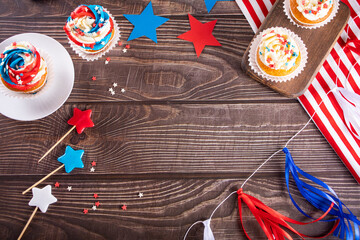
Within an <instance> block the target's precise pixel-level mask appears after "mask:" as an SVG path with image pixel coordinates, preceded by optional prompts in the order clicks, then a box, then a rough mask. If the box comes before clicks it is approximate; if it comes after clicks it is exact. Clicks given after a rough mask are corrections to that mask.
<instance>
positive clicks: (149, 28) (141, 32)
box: [124, 1, 169, 43]
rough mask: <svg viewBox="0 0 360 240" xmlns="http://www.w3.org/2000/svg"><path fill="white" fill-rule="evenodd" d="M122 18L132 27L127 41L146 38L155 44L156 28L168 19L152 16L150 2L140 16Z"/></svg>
mask: <svg viewBox="0 0 360 240" xmlns="http://www.w3.org/2000/svg"><path fill="white" fill-rule="evenodd" d="M124 17H125V18H126V19H127V20H128V21H129V22H130V23H131V24H132V25H134V29H133V30H132V32H131V34H130V36H129V38H128V41H131V40H133V39H135V38H139V37H142V36H146V37H148V38H150V39H151V40H152V41H154V42H155V43H157V36H156V28H158V27H160V26H161V25H163V24H164V23H165V22H167V21H168V20H169V19H168V18H164V17H160V16H156V15H154V11H153V7H152V3H151V1H150V2H149V4H148V5H147V6H146V8H145V9H144V11H143V12H142V13H141V14H140V15H130V14H124Z"/></svg>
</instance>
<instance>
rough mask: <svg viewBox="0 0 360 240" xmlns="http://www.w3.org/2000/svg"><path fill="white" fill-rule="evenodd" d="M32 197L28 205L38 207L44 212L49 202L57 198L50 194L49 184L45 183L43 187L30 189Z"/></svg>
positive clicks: (53, 201)
mask: <svg viewBox="0 0 360 240" xmlns="http://www.w3.org/2000/svg"><path fill="white" fill-rule="evenodd" d="M32 194H33V197H32V199H31V200H30V202H29V206H35V207H38V208H39V209H40V210H41V211H42V212H43V213H45V212H46V211H47V209H48V207H49V205H50V204H52V203H55V202H56V201H57V199H56V198H55V197H54V196H53V195H52V194H51V185H47V186H46V187H44V188H43V189H40V188H36V187H34V188H33V189H32Z"/></svg>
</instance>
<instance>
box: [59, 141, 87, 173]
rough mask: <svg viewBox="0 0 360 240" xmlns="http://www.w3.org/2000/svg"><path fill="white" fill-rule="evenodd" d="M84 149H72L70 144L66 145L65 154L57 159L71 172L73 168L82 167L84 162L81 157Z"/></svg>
mask: <svg viewBox="0 0 360 240" xmlns="http://www.w3.org/2000/svg"><path fill="white" fill-rule="evenodd" d="M83 155H84V150H74V149H72V147H70V146H66V149H65V154H64V155H62V156H61V157H59V158H58V161H59V162H61V163H63V164H64V165H65V171H66V172H67V173H69V172H71V171H72V170H73V169H74V168H83V167H84V163H83V162H82V160H81V158H82V156H83Z"/></svg>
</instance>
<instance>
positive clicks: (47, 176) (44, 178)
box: [22, 164, 65, 194]
mask: <svg viewBox="0 0 360 240" xmlns="http://www.w3.org/2000/svg"><path fill="white" fill-rule="evenodd" d="M64 166H65V164H63V165H61V166H60V167H58V168H57V169H55V170H54V171H52V172H51V173H49V174H48V175H46V176H45V177H43V178H42V179H40V180H39V181H37V182H36V183H34V184H33V185H32V186H31V187H29V188H28V189H26V190H25V191H23V192H22V194H25V193H27V192H28V191H30V190H31V189H33V188H34V187H36V186H37V185H39V184H40V183H42V182H43V181H45V180H46V179H48V178H49V177H50V176H51V175H53V174H54V173H56V172H57V171H59V170H60V169H61V168H63V167H64Z"/></svg>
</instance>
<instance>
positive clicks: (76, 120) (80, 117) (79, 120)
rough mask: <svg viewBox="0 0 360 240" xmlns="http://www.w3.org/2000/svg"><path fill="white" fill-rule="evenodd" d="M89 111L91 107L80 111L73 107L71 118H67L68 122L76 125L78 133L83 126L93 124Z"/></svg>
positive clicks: (91, 125) (81, 130)
mask: <svg viewBox="0 0 360 240" xmlns="http://www.w3.org/2000/svg"><path fill="white" fill-rule="evenodd" d="M91 112H92V111H91V109H88V110H85V111H81V110H80V109H78V108H74V114H73V116H72V118H70V119H69V121H68V124H70V125H73V126H76V131H77V133H78V134H80V133H82V132H83V131H84V129H85V128H87V127H93V126H94V123H93V122H92V121H91V119H90V117H91Z"/></svg>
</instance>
